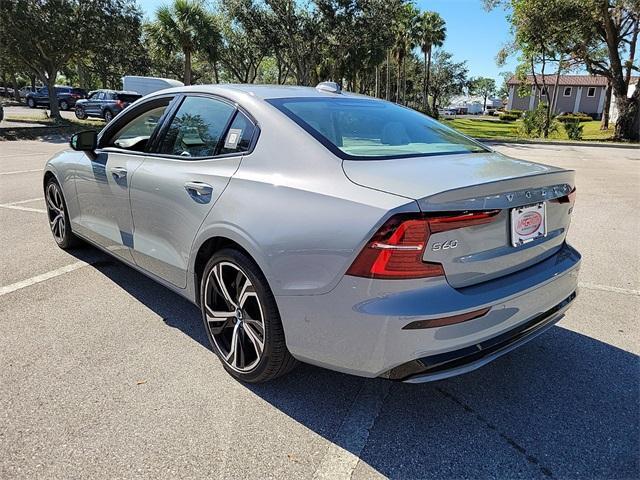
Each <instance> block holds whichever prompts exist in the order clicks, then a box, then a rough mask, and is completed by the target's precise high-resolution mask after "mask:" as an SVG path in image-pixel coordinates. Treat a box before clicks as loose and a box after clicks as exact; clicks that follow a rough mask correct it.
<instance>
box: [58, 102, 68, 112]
mask: <svg viewBox="0 0 640 480" xmlns="http://www.w3.org/2000/svg"><path fill="white" fill-rule="evenodd" d="M60 110H69V102H67V101H66V100H61V101H60Z"/></svg>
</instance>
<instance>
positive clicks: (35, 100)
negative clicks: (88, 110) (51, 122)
mask: <svg viewBox="0 0 640 480" xmlns="http://www.w3.org/2000/svg"><path fill="white" fill-rule="evenodd" d="M86 96H87V91H86V90H83V89H82V88H76V87H67V86H64V85H56V98H57V99H58V106H59V107H60V110H70V109H72V108H73V107H75V105H76V102H77V101H78V100H80V99H81V98H85V97H86ZM26 101H27V105H28V106H29V107H30V108H36V107H40V106H45V107H48V106H49V88H48V87H42V88H39V89H38V90H36V91H35V92H30V93H27V96H26Z"/></svg>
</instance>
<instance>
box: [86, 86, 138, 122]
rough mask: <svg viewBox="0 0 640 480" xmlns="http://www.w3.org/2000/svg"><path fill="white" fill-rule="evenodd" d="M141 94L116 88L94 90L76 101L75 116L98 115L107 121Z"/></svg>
mask: <svg viewBox="0 0 640 480" xmlns="http://www.w3.org/2000/svg"><path fill="white" fill-rule="evenodd" d="M141 97H142V95H140V94H138V93H136V92H127V91H116V90H94V91H93V92H89V96H88V97H87V98H84V99H82V100H78V101H77V102H76V117H78V118H79V119H81V120H82V119H84V118H87V117H100V118H104V120H105V121H106V122H107V123H109V122H110V121H111V120H113V117H115V116H116V115H118V114H119V113H120V112H121V111H122V110H124V109H125V108H126V107H127V106H129V104H130V103H133V102H135V101H136V100H138V99H139V98H141Z"/></svg>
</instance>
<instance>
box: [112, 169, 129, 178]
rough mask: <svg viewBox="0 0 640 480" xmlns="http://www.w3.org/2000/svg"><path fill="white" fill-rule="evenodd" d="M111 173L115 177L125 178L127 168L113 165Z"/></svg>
mask: <svg viewBox="0 0 640 480" xmlns="http://www.w3.org/2000/svg"><path fill="white" fill-rule="evenodd" d="M111 174H112V175H113V176H114V177H116V178H125V177H126V176H127V169H126V168H122V167H113V168H112V169H111Z"/></svg>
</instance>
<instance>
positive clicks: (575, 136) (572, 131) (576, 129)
mask: <svg viewBox="0 0 640 480" xmlns="http://www.w3.org/2000/svg"><path fill="white" fill-rule="evenodd" d="M562 126H563V127H564V131H565V132H567V137H569V139H570V140H582V129H583V128H584V125H581V124H580V121H579V120H572V121H564V123H563V124H562Z"/></svg>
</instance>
